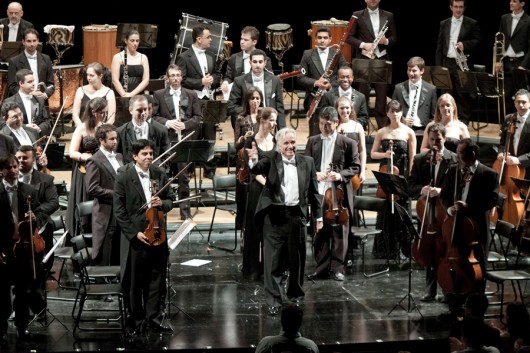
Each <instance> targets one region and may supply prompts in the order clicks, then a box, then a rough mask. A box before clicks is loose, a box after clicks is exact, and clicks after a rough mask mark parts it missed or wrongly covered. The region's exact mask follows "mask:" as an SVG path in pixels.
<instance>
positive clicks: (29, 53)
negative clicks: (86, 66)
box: [7, 28, 55, 103]
mask: <svg viewBox="0 0 530 353" xmlns="http://www.w3.org/2000/svg"><path fill="white" fill-rule="evenodd" d="M22 45H23V46H24V51H23V52H22V53H20V54H18V55H17V56H14V57H12V58H11V59H10V60H9V69H8V71H7V85H8V89H9V91H8V92H9V93H8V96H12V95H14V94H15V93H17V91H18V81H17V77H16V73H17V71H18V70H20V69H29V70H31V72H33V78H34V79H35V88H34V91H33V92H32V93H31V94H32V95H34V96H35V97H41V98H43V99H44V100H45V101H46V102H47V103H48V98H50V97H51V96H52V94H53V92H55V79H54V75H53V66H52V60H51V59H50V56H49V55H47V54H43V53H40V52H39V51H38V50H37V48H38V45H39V32H38V31H37V30H36V29H34V28H28V29H26V31H25V32H24V39H23V40H22Z"/></svg>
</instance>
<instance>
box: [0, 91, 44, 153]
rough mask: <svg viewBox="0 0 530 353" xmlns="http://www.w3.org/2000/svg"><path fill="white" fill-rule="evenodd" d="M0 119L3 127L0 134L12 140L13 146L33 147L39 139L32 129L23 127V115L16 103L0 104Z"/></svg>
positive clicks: (35, 131)
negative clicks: (0, 105)
mask: <svg viewBox="0 0 530 353" xmlns="http://www.w3.org/2000/svg"><path fill="white" fill-rule="evenodd" d="M1 114H2V118H3V119H4V121H5V124H6V125H5V126H4V127H3V128H2V129H0V133H2V134H4V135H7V136H10V137H12V138H13V142H14V143H15V146H16V147H17V148H18V147H20V146H23V145H30V146H31V145H33V143H34V142H35V141H37V140H38V139H39V132H38V131H37V130H35V129H34V128H32V127H29V126H27V125H24V123H23V119H24V115H23V113H22V109H20V105H19V104H18V103H17V102H14V101H10V102H5V103H4V104H2V109H1Z"/></svg>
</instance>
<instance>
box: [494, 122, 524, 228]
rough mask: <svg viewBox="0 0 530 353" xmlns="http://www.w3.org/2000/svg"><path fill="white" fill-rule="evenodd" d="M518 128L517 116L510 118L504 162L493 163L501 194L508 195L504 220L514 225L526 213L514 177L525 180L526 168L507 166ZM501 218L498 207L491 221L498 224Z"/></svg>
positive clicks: (505, 202)
mask: <svg viewBox="0 0 530 353" xmlns="http://www.w3.org/2000/svg"><path fill="white" fill-rule="evenodd" d="M516 128H517V114H515V113H514V114H512V115H511V116H510V121H509V122H508V125H507V136H506V142H505V145H504V154H503V155H504V156H503V157H504V158H503V159H502V160H499V159H496V160H495V161H494V162H493V165H492V168H493V169H494V170H495V171H496V172H497V173H498V174H499V194H502V195H506V200H505V201H504V205H503V207H502V209H503V212H502V220H503V221H506V222H509V223H511V224H513V225H517V224H519V219H521V217H522V216H523V213H524V202H523V199H522V197H521V193H520V191H519V189H518V188H517V186H516V185H515V183H514V182H513V180H512V177H514V178H517V179H524V178H525V168H522V167H521V166H520V165H507V164H506V156H507V153H508V151H509V150H510V145H511V141H512V138H513V136H514V135H515V129H516ZM498 218H499V212H498V211H497V208H496V207H493V209H492V211H491V213H490V221H491V222H492V223H496V222H497V219H498Z"/></svg>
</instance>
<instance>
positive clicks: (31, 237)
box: [13, 195, 45, 279]
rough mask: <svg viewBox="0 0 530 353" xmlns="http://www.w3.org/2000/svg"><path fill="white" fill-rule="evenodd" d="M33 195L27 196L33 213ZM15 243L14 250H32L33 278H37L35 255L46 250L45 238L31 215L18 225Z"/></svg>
mask: <svg viewBox="0 0 530 353" xmlns="http://www.w3.org/2000/svg"><path fill="white" fill-rule="evenodd" d="M31 201H32V198H31V195H28V197H27V205H28V213H31V212H32V211H31ZM14 240H15V244H14V245H13V252H14V253H15V254H17V252H19V251H22V250H23V249H28V248H29V250H30V252H31V260H32V263H33V279H36V278H37V269H36V267H35V255H38V254H42V253H43V252H44V246H45V243H44V238H43V237H42V236H41V235H40V234H39V228H38V227H34V224H33V220H32V219H31V216H30V217H27V219H25V220H23V221H21V222H19V223H18V225H17V232H16V239H14Z"/></svg>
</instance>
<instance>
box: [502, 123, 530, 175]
mask: <svg viewBox="0 0 530 353" xmlns="http://www.w3.org/2000/svg"><path fill="white" fill-rule="evenodd" d="M513 114H516V115H517V113H513ZM511 117H512V114H508V115H507V116H506V117H505V119H504V121H503V123H502V129H501V140H500V142H499V153H503V152H505V151H506V142H507V139H508V136H509V139H510V141H509V142H510V143H509V145H508V151H507V152H508V153H510V154H511V155H512V156H516V157H517V158H519V162H520V163H521V166H522V167H523V168H525V169H526V176H527V177H528V176H529V175H530V174H529V173H530V138H528V137H529V136H530V119H529V118H526V121H525V123H524V126H523V131H521V137H520V138H519V145H518V146H517V154H515V148H514V145H513V144H514V139H513V136H511V134H510V135H509V134H508V130H509V122H510V119H511ZM527 179H528V178H527Z"/></svg>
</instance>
